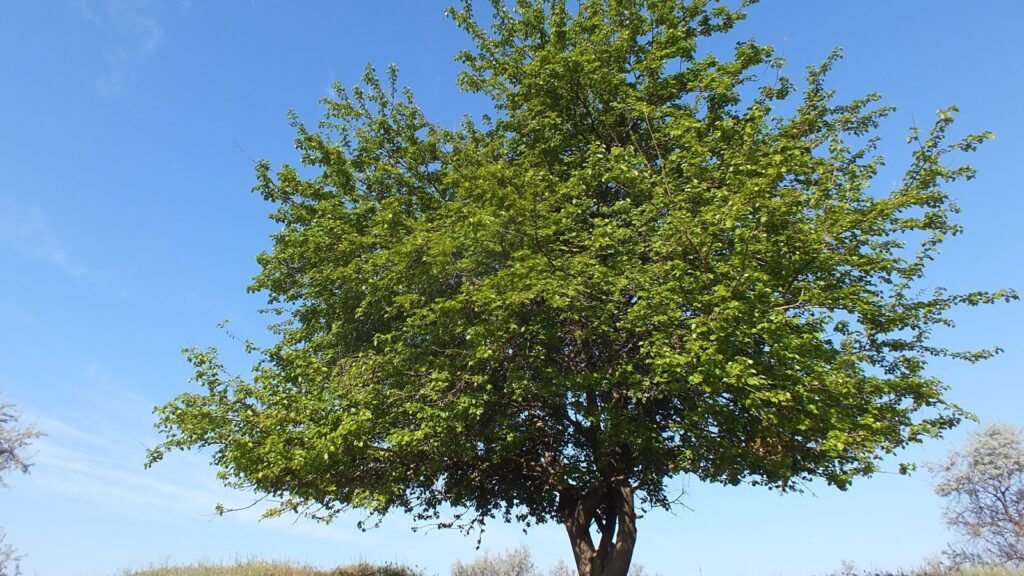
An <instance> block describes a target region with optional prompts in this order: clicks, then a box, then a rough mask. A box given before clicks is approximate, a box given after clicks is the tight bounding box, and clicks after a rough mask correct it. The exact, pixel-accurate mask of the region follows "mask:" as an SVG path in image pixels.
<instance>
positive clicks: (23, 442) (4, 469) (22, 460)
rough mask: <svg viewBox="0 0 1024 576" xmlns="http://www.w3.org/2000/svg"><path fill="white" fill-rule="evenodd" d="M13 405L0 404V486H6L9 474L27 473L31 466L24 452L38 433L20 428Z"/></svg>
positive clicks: (31, 428) (28, 428)
mask: <svg viewBox="0 0 1024 576" xmlns="http://www.w3.org/2000/svg"><path fill="white" fill-rule="evenodd" d="M18 420H19V418H18V413H17V412H16V411H15V409H14V405H13V404H7V403H0V486H4V485H6V483H5V480H4V476H5V475H6V474H7V473H9V472H12V471H13V472H21V473H27V472H28V470H29V468H30V467H31V464H30V463H29V461H28V457H27V456H26V454H25V450H27V449H28V447H29V445H30V444H31V443H32V441H33V440H35V439H36V438H38V437H39V436H40V433H39V432H38V431H37V430H36V429H35V428H34V427H32V426H25V427H22V426H20V425H19V422H18Z"/></svg>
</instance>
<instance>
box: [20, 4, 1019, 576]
mask: <svg viewBox="0 0 1024 576" xmlns="http://www.w3.org/2000/svg"><path fill="white" fill-rule="evenodd" d="M445 5H446V2H434V1H433V0H420V1H413V0H379V1H377V2H356V1H337V2H327V1H321V2H314V1H295V2H284V1H280V0H278V1H269V0H218V1H212V0H207V1H203V0H191V1H189V0H39V1H33V2H5V3H3V4H2V5H0V11H2V13H0V14H2V15H0V79H2V88H0V318H3V327H4V329H3V330H2V331H0V394H2V398H3V400H5V401H10V402H14V403H16V404H17V406H18V407H19V409H20V410H21V412H22V419H23V421H25V422H29V423H35V425H36V426H37V427H38V428H39V429H40V430H41V431H43V432H45V434H46V436H45V437H43V438H41V439H40V440H39V441H38V442H37V443H36V444H35V446H34V447H33V451H32V453H33V459H34V462H35V466H34V467H33V469H32V471H31V474H29V475H27V476H17V477H14V476H12V477H10V478H9V484H10V486H9V488H7V489H0V526H2V527H3V528H4V530H5V531H6V534H7V541H8V542H9V543H10V544H12V545H14V546H15V547H17V548H18V550H19V551H20V552H21V553H23V554H25V555H26V557H25V558H24V560H23V562H22V568H23V570H24V572H25V574H27V575H44V576H65V575H83V576H85V575H88V576H92V575H98V576H102V575H112V574H118V573H121V572H122V571H123V570H126V569H132V568H143V567H146V566H150V565H160V564H167V563H170V564H181V563H192V562H200V561H204V562H233V561H235V560H237V559H244V558H263V559H282V560H291V561H297V562H305V563H310V564H315V565H319V566H325V567H326V566H335V565H339V564H345V563H349V562H352V561H356V560H360V559H365V560H369V561H374V562H385V561H395V562H403V563H409V564H413V565H417V566H420V567H422V568H424V569H425V570H427V571H428V572H430V573H437V574H446V573H447V571H448V568H449V566H450V565H451V563H452V562H453V561H454V560H457V559H461V560H468V559H471V558H473V557H474V556H475V555H476V554H477V553H478V552H477V550H476V549H475V543H476V540H475V538H473V537H464V536H462V535H461V534H459V533H457V532H456V533H453V532H438V531H433V532H427V533H424V532H423V531H419V532H412V531H411V530H410V527H411V526H412V525H413V522H412V520H411V519H410V518H408V517H405V516H402V515H400V514H396V515H393V516H389V517H388V518H387V519H386V520H385V522H384V524H383V526H382V527H381V528H379V529H377V530H374V531H370V532H366V533H363V532H360V531H358V530H357V529H356V528H355V522H356V521H357V520H358V519H359V518H360V516H359V515H358V514H355V515H351V516H346V517H343V518H341V519H340V520H338V521H337V522H336V523H334V524H332V525H330V526H321V525H316V524H313V523H310V522H306V521H295V520H294V519H290V518H289V519H281V520H274V521H269V520H268V521H259V518H258V511H255V510H250V511H246V512H238V513H234V514H228V515H226V516H224V517H218V516H216V515H215V514H214V513H213V511H214V506H215V505H216V504H217V503H218V502H221V503H224V504H227V505H235V506H238V505H244V504H247V503H248V502H249V501H250V499H251V496H250V495H248V494H243V493H238V492H232V491H229V490H226V489H224V488H222V487H220V485H219V484H218V483H217V481H216V480H215V478H214V472H215V470H214V469H213V468H211V467H210V466H209V465H208V458H209V454H204V453H201V452H200V453H176V454H173V455H171V456H169V457H168V458H167V459H166V460H165V461H164V462H162V463H160V464H158V465H157V466H156V467H154V468H152V469H150V470H144V469H143V466H142V464H143V461H144V453H145V449H146V448H147V447H151V446H153V445H155V444H156V443H157V442H159V439H160V438H159V436H158V435H157V434H156V433H155V431H154V430H153V421H154V418H153V416H152V408H153V407H154V406H155V405H158V404H162V403H164V402H167V401H168V400H170V399H171V398H173V397H174V396H175V395H177V394H179V393H181V392H185V391H188V390H192V387H191V384H190V383H189V381H188V376H189V369H188V365H187V364H186V362H185V361H184V360H183V358H182V357H181V354H180V350H181V348H182V347H185V346H207V345H216V346H219V347H221V348H222V350H224V352H225V353H226V355H227V356H226V357H227V359H228V360H229V362H231V363H232V364H231V365H232V367H233V369H236V370H238V371H239V372H242V373H244V371H245V369H246V367H247V365H246V359H245V358H244V357H243V356H242V355H241V354H239V353H238V352H237V346H234V347H233V346H232V343H231V341H230V340H229V339H227V338H226V337H225V335H224V333H223V331H221V330H220V329H218V328H217V324H218V323H220V322H221V321H223V320H230V321H231V330H232V331H233V332H235V333H236V334H238V335H239V336H241V337H248V338H254V339H256V340H257V341H259V340H260V339H265V338H266V332H265V325H266V324H267V322H268V320H269V319H268V318H265V317H262V316H261V315H259V314H258V313H257V310H258V309H259V308H260V307H261V306H262V305H263V304H264V303H265V300H264V298H263V296H261V295H259V294H247V293H246V290H245V288H246V286H247V285H248V282H249V280H250V279H251V278H252V276H253V275H254V274H255V273H256V272H257V270H258V268H257V265H256V261H255V256H256V254H258V253H259V252H260V251H262V250H264V249H267V248H268V247H269V241H268V238H267V236H268V234H269V233H270V232H272V231H273V229H274V228H273V226H272V224H271V223H270V222H269V221H268V220H267V219H266V215H267V213H268V212H269V210H270V207H269V206H268V205H267V204H265V203H264V202H263V201H262V200H261V199H260V198H259V197H258V195H256V194H253V193H252V192H251V188H252V186H253V185H254V183H255V175H254V170H253V161H254V159H256V158H265V159H268V160H270V161H271V162H272V163H273V164H275V165H279V164H280V163H282V162H295V161H296V160H297V155H296V152H295V150H294V148H293V146H292V138H293V135H294V134H293V131H292V129H291V128H290V127H289V125H288V121H287V112H288V110H290V109H294V110H295V111H296V112H297V113H298V114H299V116H300V117H302V118H303V119H306V120H307V121H310V122H315V121H316V120H317V119H318V118H319V116H320V113H321V107H320V104H319V103H318V102H319V100H320V99H321V98H323V97H325V96H327V95H329V94H330V87H331V85H332V83H334V82H335V81H340V82H342V83H344V84H346V85H352V84H353V83H355V82H356V81H358V79H359V76H360V74H361V71H362V69H363V67H364V66H365V65H366V64H367V63H373V64H375V65H377V66H378V67H381V68H383V67H384V66H386V65H388V64H391V63H395V64H397V65H398V66H399V68H400V70H401V82H402V83H403V84H405V85H408V86H410V87H411V88H412V89H413V91H414V92H415V93H416V95H417V99H418V101H419V103H420V104H421V106H422V107H423V109H424V110H425V111H426V113H427V115H428V117H430V118H432V119H433V120H434V121H436V122H438V123H440V124H443V125H448V126H454V125H455V124H456V123H457V122H458V119H459V118H460V117H461V116H462V115H463V114H464V113H474V114H477V113H480V112H482V111H486V109H487V103H486V102H485V101H482V100H481V99H480V98H479V97H476V96H472V95H465V94H460V93H459V92H458V90H457V89H456V87H455V83H454V79H455V75H456V74H457V73H458V70H459V65H458V64H457V63H455V62H454V60H453V55H454V54H455V53H456V52H457V51H458V50H460V49H462V48H466V47H468V42H467V39H466V38H464V37H463V35H462V33H461V32H460V31H459V30H458V29H456V28H455V26H454V25H453V24H452V23H451V22H449V21H448V20H447V19H446V18H445V17H444V15H443V10H444V8H445ZM1022 22H1024V2H1019V1H1018V0H986V1H985V2H962V1H959V0H888V1H886V0H873V1H869V2H847V1H842V0H774V1H772V0H765V1H763V2H762V3H761V4H759V5H757V6H754V7H753V8H752V9H751V10H750V18H749V20H748V21H746V22H744V23H742V24H741V25H740V26H739V27H738V28H737V30H735V32H734V34H733V36H732V37H731V38H729V39H728V40H727V41H728V42H732V41H733V40H743V39H747V38H751V37H754V38H757V39H758V40H760V41H761V42H763V43H767V44H771V45H773V46H775V47H776V49H777V50H778V53H779V54H780V55H782V56H784V57H785V58H786V59H787V60H788V61H789V66H788V67H787V71H788V72H789V73H790V74H791V75H792V76H793V77H795V78H796V79H799V78H800V77H801V75H802V71H803V69H804V67H805V66H806V65H808V64H812V63H816V62H819V61H820V60H822V59H823V58H824V57H825V56H826V55H827V54H828V52H829V51H830V50H831V49H832V48H833V47H836V46H840V47H843V48H844V50H845V54H846V57H845V60H844V61H843V62H842V63H840V64H839V65H838V66H837V67H836V69H835V71H834V73H833V74H832V76H831V78H830V84H831V85H832V86H833V87H835V88H836V89H837V91H838V98H839V99H852V98H855V97H857V96H860V95H862V94H864V93H866V92H870V91H879V92H881V93H882V95H883V97H884V101H885V102H886V103H888V104H892V105H895V106H896V107H897V109H898V111H897V112H896V113H895V114H893V115H892V116H891V117H890V119H889V120H888V121H887V122H886V124H885V125H884V127H883V129H882V131H881V134H882V136H883V138H884V140H883V142H882V145H881V151H882V153H884V154H885V155H886V156H887V158H889V166H888V168H887V169H886V170H885V171H884V172H883V173H882V174H881V175H880V177H879V180H878V181H877V182H876V185H877V186H878V187H879V190H887V189H890V188H891V187H892V186H893V183H894V182H895V181H896V180H897V179H898V178H899V176H900V174H901V168H902V167H904V166H905V165H906V161H907V158H908V157H909V148H908V147H907V146H906V144H905V143H904V137H905V135H906V133H907V129H908V128H909V127H910V126H912V125H921V126H927V125H928V124H929V123H930V122H931V120H932V119H933V118H934V114H935V111H936V110H937V109H939V108H941V107H944V106H948V105H950V104H956V105H958V106H959V107H960V109H961V113H960V114H959V115H958V118H959V120H958V122H957V124H956V127H955V130H956V131H958V132H957V133H958V134H964V133H967V132H974V131H980V130H992V131H994V132H995V133H996V136H997V139H996V140H995V141H994V142H992V143H989V144H985V145H984V147H983V148H982V149H981V150H980V151H979V152H978V153H977V154H975V155H974V156H973V157H972V158H971V163H972V164H974V165H975V166H976V167H977V168H978V170H979V175H978V178H977V179H976V180H975V181H973V182H970V183H967V184H965V185H958V186H956V187H955V188H953V189H952V193H953V195H954V197H955V198H956V199H957V201H958V202H959V203H960V205H961V206H962V208H963V213H962V214H961V215H960V216H959V217H958V220H959V222H961V223H962V224H963V225H964V227H965V228H966V233H965V234H964V235H963V236H962V237H959V238H956V239H954V240H953V241H951V242H949V243H948V244H947V245H946V246H945V248H944V249H943V253H942V255H941V257H940V258H939V260H937V261H936V262H935V264H934V267H933V268H932V270H931V273H930V274H929V276H928V282H930V283H932V285H942V286H947V287H949V288H950V289H952V290H967V289H996V288H1001V287H1015V288H1018V289H1021V288H1024V266H1021V264H1022V260H1021V255H1020V248H1021V244H1022V241H1021V238H1022V236H1021V234H1022V230H1021V226H1020V218H1021V215H1022V214H1024V200H1022V197H1024V195H1022V194H1021V190H1020V184H1019V182H1020V179H1019V177H1018V173H1017V172H1016V170H1017V169H1019V168H1020V167H1021V159H1022V158H1024V98H1022V97H1021V94H1022V93H1024V80H1022V77H1021V75H1020V71H1021V70H1024V48H1022V47H1021V45H1020V42H1019V40H1018V37H1019V36H1018V32H1019V27H1020V24H1021V23H1022ZM955 318H956V319H957V320H958V322H959V326H958V327H957V328H956V329H955V330H952V331H945V332H939V333H937V334H936V341H937V342H939V343H943V344H948V345H950V346H954V347H958V348H979V347H987V346H993V345H999V346H1001V347H1003V348H1004V349H1005V352H1004V354H1002V355H1001V356H999V357H997V358H995V359H993V360H990V361H988V362H984V363H982V364H979V365H973V366H972V365H966V364H959V363H951V362H935V363H933V364H932V365H931V371H932V373H933V374H935V375H936V376H938V377H940V378H942V379H943V380H944V381H945V382H946V383H947V384H948V385H949V386H950V392H949V397H950V398H951V399H953V400H954V401H956V402H958V403H960V404H961V405H963V406H964V407H966V408H967V409H969V410H972V411H973V412H974V413H976V414H977V415H978V417H979V418H980V419H981V421H982V422H993V421H1002V422H1008V423H1011V424H1024V411H1022V407H1024V392H1022V387H1021V384H1022V380H1021V376H1020V375H1021V374H1022V373H1024V337H1022V331H1021V329H1020V327H1021V326H1022V325H1024V304H1010V305H1000V306H997V307H990V308H981V309H969V310H964V311H960V312H957V313H956V314H955ZM974 427H976V425H975V424H965V425H964V426H962V427H961V428H959V429H957V430H955V431H953V432H951V433H949V434H947V436H946V437H945V438H943V439H941V440H936V441H930V442H927V443H925V444H923V445H921V446H918V447H914V448H913V449H911V450H908V451H906V452H904V453H903V454H902V455H901V459H900V461H911V462H923V461H927V460H938V459H941V458H942V457H943V456H944V455H945V454H946V453H947V452H948V451H949V449H950V448H951V447H953V446H956V445H958V444H959V443H961V442H962V441H963V440H964V438H965V435H966V434H967V432H968V431H969V430H971V429H972V428H974ZM897 464H898V461H897V460H894V461H891V462H890V461H887V462H886V463H885V473H882V474H878V475H876V476H874V477H872V478H869V479H862V480H860V481H858V482H855V483H854V485H853V487H852V488H851V489H850V490H849V491H848V492H845V493H840V492H838V491H836V490H834V489H832V488H829V487H828V486H825V485H823V484H822V485H819V484H812V485H811V487H810V488H811V491H810V493H808V494H803V495H794V494H787V495H780V494H779V493H777V492H773V491H771V490H767V489H764V488H753V487H737V488H725V487H717V486H711V485H705V484H702V483H700V482H697V481H695V480H690V479H687V478H679V479H675V480H673V481H672V482H673V485H674V486H677V487H678V489H679V490H680V491H683V492H684V494H683V496H682V499H681V501H682V503H683V506H679V507H677V508H676V509H675V510H674V511H673V512H672V513H669V512H661V511H653V512H650V513H648V514H646V515H645V517H644V518H643V519H641V520H640V523H639V540H638V544H637V549H636V554H635V556H634V558H635V559H636V560H637V561H638V562H640V563H642V564H644V565H645V566H646V567H647V568H648V569H649V570H650V571H656V572H661V573H662V574H664V575H665V576H670V575H676V574H680V575H683V574H685V575H691V574H692V575H698V574H699V575H701V576H744V575H750V576H755V575H765V576H768V575H782V574H785V575H812V574H825V573H828V572H832V571H836V570H838V569H839V568H840V566H841V563H842V562H843V561H850V562H853V563H855V564H856V565H857V566H859V567H862V568H886V569H895V568H899V567H911V566H914V565H918V564H920V563H921V562H922V561H924V560H926V559H927V558H929V557H933V556H935V555H936V554H938V553H939V552H941V550H942V549H943V548H944V547H945V545H946V543H947V542H948V541H949V539H950V534H949V533H948V532H947V531H946V530H945V528H944V527H943V525H942V522H941V517H940V513H941V507H942V501H941V500H940V499H938V497H936V496H935V495H934V494H933V492H932V479H931V477H930V476H929V475H928V474H927V473H926V472H918V473H916V474H914V475H913V476H911V477H909V478H908V477H903V476H899V475H896V474H894V473H892V472H894V471H895V470H896V469H897ZM519 545H525V546H528V547H529V548H530V549H531V551H532V552H533V555H534V557H535V559H536V561H537V563H538V564H539V565H541V566H551V565H553V564H554V563H555V562H557V561H558V560H570V556H571V555H570V552H569V547H568V542H567V539H566V537H565V535H564V532H563V530H562V529H561V528H559V527H558V526H544V527H540V528H536V529H532V530H531V531H530V532H529V533H528V534H525V535H524V534H523V533H522V531H521V530H520V528H519V527H518V526H514V525H508V526H505V525H493V526H490V527H489V528H488V530H487V532H486V533H485V534H484V535H483V540H482V548H481V550H490V551H494V552H500V551H503V550H506V549H508V548H511V547H515V546H519Z"/></svg>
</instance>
